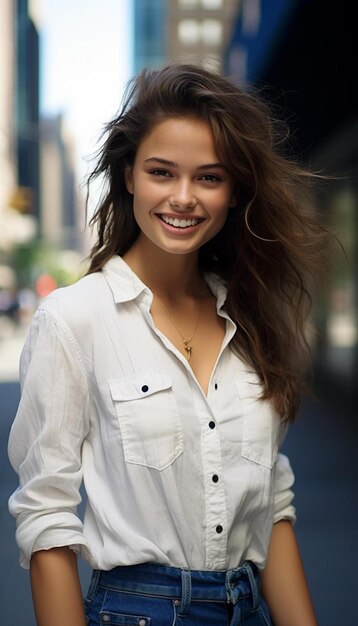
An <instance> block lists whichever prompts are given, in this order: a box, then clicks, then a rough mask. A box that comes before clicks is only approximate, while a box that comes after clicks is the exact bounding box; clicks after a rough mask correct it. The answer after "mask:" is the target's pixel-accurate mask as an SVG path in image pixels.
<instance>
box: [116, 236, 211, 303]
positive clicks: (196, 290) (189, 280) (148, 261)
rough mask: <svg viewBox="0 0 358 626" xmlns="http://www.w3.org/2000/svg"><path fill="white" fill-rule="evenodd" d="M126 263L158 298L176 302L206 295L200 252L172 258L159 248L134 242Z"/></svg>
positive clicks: (126, 256)
mask: <svg viewBox="0 0 358 626" xmlns="http://www.w3.org/2000/svg"><path fill="white" fill-rule="evenodd" d="M123 259H124V260H125V261H126V263H127V264H128V265H129V267H130V268H131V269H132V270H133V271H134V272H135V273H136V274H137V276H138V278H140V280H141V281H142V282H143V283H144V284H146V285H147V286H148V287H149V288H150V289H151V290H152V291H153V293H155V294H157V295H159V296H163V297H165V298H167V299H175V300H176V299H180V298H182V297H197V296H198V295H200V294H202V292H203V285H204V282H203V278H202V276H201V274H200V272H199V268H198V252H193V253H190V254H170V253H168V252H165V251H164V250H161V249H160V248H158V247H157V246H155V247H154V246H152V245H143V242H142V243H141V245H138V243H137V242H135V243H134V244H133V246H132V247H131V248H130V250H128V252H126V253H125V254H124V255H123Z"/></svg>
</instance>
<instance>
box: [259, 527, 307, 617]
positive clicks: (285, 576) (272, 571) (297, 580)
mask: <svg viewBox="0 0 358 626" xmlns="http://www.w3.org/2000/svg"><path fill="white" fill-rule="evenodd" d="M262 593H263V596H264V598H265V600H266V602H267V604H268V606H269V609H270V613H271V616H272V619H273V622H274V624H275V626H317V620H316V617H315V614H314V609H313V605H312V601H311V597H310V594H309V591H308V586H307V582H306V578H305V574H304V571H303V566H302V561H301V557H300V552H299V548H298V544H297V540H296V536H295V533H294V530H293V528H292V524H291V522H289V521H287V520H282V521H280V522H277V523H276V524H274V527H273V530H272V537H271V542H270V547H269V552H268V559H267V563H266V567H265V569H264V571H263V573H262Z"/></svg>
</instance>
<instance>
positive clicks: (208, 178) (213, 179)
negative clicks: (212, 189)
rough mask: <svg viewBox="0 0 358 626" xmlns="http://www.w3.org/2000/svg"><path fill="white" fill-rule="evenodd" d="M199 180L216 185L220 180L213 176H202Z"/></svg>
mask: <svg viewBox="0 0 358 626" xmlns="http://www.w3.org/2000/svg"><path fill="white" fill-rule="evenodd" d="M201 180H204V181H205V182H208V183H218V182H220V180H221V178H219V176H216V175H215V174H204V176H202V177H201Z"/></svg>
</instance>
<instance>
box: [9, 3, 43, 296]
mask: <svg viewBox="0 0 358 626" xmlns="http://www.w3.org/2000/svg"><path fill="white" fill-rule="evenodd" d="M20 8H21V10H23V9H24V7H18V5H17V4H16V3H14V2H13V0H3V2H1V3H0V75H1V90H0V171H1V185H0V255H1V259H0V262H1V263H6V262H7V255H8V253H9V251H10V250H11V248H12V247H13V246H14V245H16V244H19V243H23V242H25V241H28V240H29V239H31V238H32V237H34V235H35V233H36V220H35V217H34V216H33V215H29V214H28V211H29V210H30V209H31V203H32V199H33V197H34V194H33V193H32V189H31V187H28V186H27V184H28V183H29V184H32V183H31V181H32V179H31V177H28V178H26V177H25V176H24V175H23V174H24V169H25V168H24V161H23V158H24V152H25V150H23V145H22V142H21V141H19V121H18V120H19V117H21V116H17V115H16V112H17V110H18V106H20V105H19V101H20V96H18V94H17V90H18V87H20V84H21V85H22V86H21V89H22V92H24V91H25V90H26V86H25V85H24V84H22V83H21V78H20V77H19V72H18V68H19V65H21V63H20V61H19V55H20V49H19V44H18V36H19V28H20V27H19V19H18V18H19V15H18V11H19V10H20ZM23 21H24V20H23ZM20 48H21V46H20ZM22 65H23V63H22ZM14 113H15V115H14ZM35 143H36V142H35ZM20 144H21V147H20ZM36 146H37V147H36V149H37V150H38V142H37V143H36ZM25 158H26V161H28V160H29V156H26V157H25ZM35 161H36V155H35ZM35 169H36V170H37V168H36V167H35ZM21 176H22V179H21V180H22V182H20V178H21ZM35 179H36V181H37V182H36V184H38V173H37V174H36V176H35ZM34 182H35V180H34ZM25 185H26V186H25ZM0 287H1V285H0Z"/></svg>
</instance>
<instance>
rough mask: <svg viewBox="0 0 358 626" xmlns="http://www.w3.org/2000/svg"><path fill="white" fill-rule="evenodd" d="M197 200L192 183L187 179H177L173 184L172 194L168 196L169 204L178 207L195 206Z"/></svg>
mask: <svg viewBox="0 0 358 626" xmlns="http://www.w3.org/2000/svg"><path fill="white" fill-rule="evenodd" d="M196 203H197V200H196V198H195V196H194V193H193V189H192V185H191V183H190V182H187V181H179V182H178V183H176V184H175V187H174V189H173V190H172V194H171V196H170V198H169V204H170V205H171V206H173V207H174V206H175V207H179V208H183V209H186V208H193V207H195V205H196Z"/></svg>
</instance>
